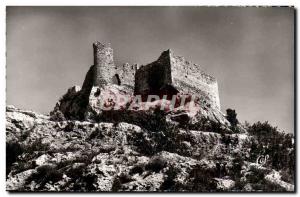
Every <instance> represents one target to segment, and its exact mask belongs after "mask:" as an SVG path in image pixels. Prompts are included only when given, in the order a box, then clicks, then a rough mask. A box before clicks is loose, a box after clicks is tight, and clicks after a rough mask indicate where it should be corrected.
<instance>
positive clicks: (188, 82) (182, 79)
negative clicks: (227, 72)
mask: <svg viewBox="0 0 300 197" xmlns="http://www.w3.org/2000/svg"><path fill="white" fill-rule="evenodd" d="M169 56H170V62H171V68H172V82H173V84H174V86H176V87H178V88H179V89H180V90H181V91H184V90H188V91H189V92H191V93H194V94H197V95H201V96H203V97H207V98H208V99H207V101H208V103H209V104H211V105H212V106H214V107H216V108H218V109H220V100H219V91H218V83H217V80H216V79H215V78H214V77H213V76H211V75H208V74H206V73H204V72H203V70H202V68H201V67H200V66H199V65H197V64H193V63H192V62H190V61H187V60H185V58H184V57H180V56H175V55H174V54H173V53H172V52H171V51H170V54H169Z"/></svg>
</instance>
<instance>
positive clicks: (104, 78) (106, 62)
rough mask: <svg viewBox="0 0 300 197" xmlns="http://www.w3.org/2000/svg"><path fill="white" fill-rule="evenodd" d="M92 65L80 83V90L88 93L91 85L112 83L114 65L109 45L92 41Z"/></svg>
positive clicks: (100, 85)
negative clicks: (81, 83)
mask: <svg viewBox="0 0 300 197" xmlns="http://www.w3.org/2000/svg"><path fill="white" fill-rule="evenodd" d="M93 52H94V65H92V66H91V67H90V69H89V71H88V72H87V74H86V77H85V80H84V82H83V85H82V90H83V91H84V92H87V93H89V91H90V90H91V88H92V87H93V86H99V87H103V86H104V85H107V84H109V83H113V77H114V75H115V70H116V68H115V65H114V60H113V50H112V48H111V47H110V45H109V44H108V45H105V44H102V43H100V42H95V43H93Z"/></svg>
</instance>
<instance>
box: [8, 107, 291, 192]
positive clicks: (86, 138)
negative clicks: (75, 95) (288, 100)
mask: <svg viewBox="0 0 300 197" xmlns="http://www.w3.org/2000/svg"><path fill="white" fill-rule="evenodd" d="M149 113H150V114H152V115H153V117H152V119H151V121H150V120H149V123H148V124H145V125H142V124H139V125H138V124H136V122H135V123H130V119H126V118H124V119H123V121H119V122H117V121H111V122H109V121H99V122H95V121H77V120H60V121H57V120H52V119H51V118H50V117H49V116H45V115H40V114H37V113H34V112H31V111H24V110H20V109H17V108H15V107H13V106H8V107H7V108H6V119H7V123H6V124H7V125H6V136H7V144H6V146H7V190H9V191H114V192H116V191H189V192H208V191H293V190H294V186H293V184H291V183H288V182H286V181H285V180H282V178H281V177H282V174H281V172H280V171H277V170H275V169H272V167H270V165H267V164H265V163H263V164H261V163H259V162H258V163H256V160H255V159H254V160H253V159H251V142H252V141H253V136H251V135H249V134H248V133H247V131H246V130H245V129H243V128H242V126H240V129H239V132H238V133H234V132H233V131H231V130H230V128H229V127H226V126H224V125H223V124H220V123H218V122H215V121H212V120H210V119H208V118H202V119H199V120H198V121H197V123H198V124H186V126H185V127H183V126H182V125H180V124H176V122H174V121H172V120H168V118H167V116H166V115H165V114H162V113H161V112H160V111H155V110H154V111H151V112H149ZM126 121H127V122H126Z"/></svg>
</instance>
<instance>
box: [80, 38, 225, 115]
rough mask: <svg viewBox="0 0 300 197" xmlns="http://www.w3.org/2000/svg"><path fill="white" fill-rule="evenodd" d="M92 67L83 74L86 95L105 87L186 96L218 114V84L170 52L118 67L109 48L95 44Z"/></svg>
mask: <svg viewBox="0 0 300 197" xmlns="http://www.w3.org/2000/svg"><path fill="white" fill-rule="evenodd" d="M93 49H94V65H92V66H91V67H90V69H89V71H88V72H87V74H86V77H85V80H84V83H83V86H82V90H83V91H87V92H89V91H90V90H91V88H92V87H93V86H99V87H103V86H105V85H108V84H117V85H122V86H127V87H129V88H131V89H132V90H133V91H134V94H135V95H142V98H144V97H145V96H147V95H158V96H162V95H167V96H168V98H170V97H171V96H172V95H176V94H177V93H178V92H184V93H185V92H186V93H190V94H194V95H197V96H199V97H201V98H204V100H205V102H207V103H208V104H209V105H210V106H211V107H214V108H216V109H218V110H220V100H219V92H218V83H217V80H216V79H215V78H214V77H212V76H210V75H208V74H206V73H204V72H203V70H202V69H201V68H200V66H199V65H197V64H193V63H191V62H189V61H187V60H185V58H183V57H180V56H175V55H174V54H173V52H172V51H171V50H167V51H164V52H163V53H162V54H161V55H160V57H159V58H158V59H157V60H156V61H154V62H152V63H150V64H147V65H144V66H140V67H138V66H137V65H130V64H128V63H126V64H124V65H121V66H117V65H115V64H114V61H113V49H112V48H111V47H110V45H105V44H101V43H100V42H95V43H94V44H93Z"/></svg>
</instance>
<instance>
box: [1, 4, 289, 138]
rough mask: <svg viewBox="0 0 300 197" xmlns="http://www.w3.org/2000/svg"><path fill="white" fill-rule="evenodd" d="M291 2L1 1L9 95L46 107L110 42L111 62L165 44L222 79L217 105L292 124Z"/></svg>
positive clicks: (152, 56)
mask: <svg viewBox="0 0 300 197" xmlns="http://www.w3.org/2000/svg"><path fill="white" fill-rule="evenodd" d="M293 25H294V10H293V9H292V8H271V7H269V8H255V7H247V8H242V7H8V8H7V104H13V105H15V106H16V107H19V108H24V109H31V110H34V111H38V112H42V113H48V112H49V111H50V110H52V108H53V107H54V105H55V103H56V101H57V100H58V99H59V97H60V96H62V95H63V94H64V93H65V92H66V90H67V89H68V88H69V87H71V86H73V85H82V82H83V80H84V76H85V74H86V72H87V70H88V68H89V66H90V65H91V64H92V63H93V54H92V43H93V42H94V41H96V40H98V41H100V42H104V43H107V42H109V43H111V46H112V47H113V49H114V59H115V62H116V63H117V64H121V63H125V62H129V63H140V64H146V63H150V62H152V61H154V60H156V59H157V58H158V56H159V55H160V53H161V52H162V51H163V50H166V49H169V48H171V49H172V50H173V51H174V52H175V54H177V55H181V56H184V57H186V58H187V59H189V60H191V61H193V62H194V63H197V64H199V65H201V66H202V67H203V68H204V70H205V71H206V72H207V73H209V74H212V75H214V76H215V77H216V78H217V80H218V83H219V93H220V100H221V107H222V111H223V112H225V110H226V109H227V108H234V109H236V111H237V113H238V118H239V119H240V121H242V122H243V121H245V120H247V121H249V122H250V123H253V122H255V121H258V120H260V121H265V120H268V121H269V122H270V123H271V124H273V125H274V126H276V125H277V126H278V127H279V128H280V129H283V130H285V131H286V132H292V133H293V130H294V128H293V118H294V117H293V107H294V105H293V101H294V99H293V97H294V91H293V88H294V86H293V80H294V78H293V75H294V67H293V66H294V50H293V49H294V26H293Z"/></svg>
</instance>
